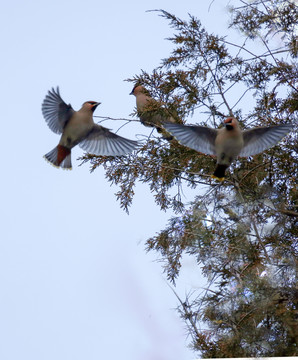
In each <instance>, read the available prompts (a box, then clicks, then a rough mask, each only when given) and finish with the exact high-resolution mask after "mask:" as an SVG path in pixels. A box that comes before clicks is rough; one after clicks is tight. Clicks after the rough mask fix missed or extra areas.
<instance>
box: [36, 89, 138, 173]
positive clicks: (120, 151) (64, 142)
mask: <svg viewBox="0 0 298 360" xmlns="http://www.w3.org/2000/svg"><path fill="white" fill-rule="evenodd" d="M99 104H100V103H99V102H95V101H86V102H84V104H83V105H82V107H81V109H80V110H79V111H74V109H73V108H72V106H71V105H70V104H69V105H67V104H66V103H65V102H64V101H63V100H62V98H61V96H60V93H59V87H57V89H56V90H55V89H54V88H52V90H51V91H49V92H48V94H47V95H46V97H45V99H44V101H43V103H42V107H41V109H42V114H43V116H44V118H45V120H46V122H47V124H48V126H49V128H50V129H51V130H52V131H53V132H54V133H56V134H62V135H61V138H60V141H59V144H58V146H56V147H55V148H54V149H53V150H52V151H50V152H49V153H47V154H46V155H45V156H44V157H45V158H46V159H47V160H48V161H49V162H50V163H52V164H53V165H55V166H57V167H59V166H60V167H61V168H64V169H71V149H72V148H73V147H74V146H76V145H79V146H80V147H81V148H82V149H83V150H85V151H87V152H90V153H92V154H95V155H107V156H120V155H125V154H127V153H130V152H132V151H133V150H134V149H135V148H136V146H137V145H138V142H137V141H133V140H129V139H126V138H123V137H121V136H119V135H116V134H114V133H112V132H111V131H110V130H109V129H107V128H105V127H103V126H100V125H97V124H95V123H94V121H93V112H94V110H95V109H96V108H97V106H98V105H99Z"/></svg>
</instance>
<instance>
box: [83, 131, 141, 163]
mask: <svg viewBox="0 0 298 360" xmlns="http://www.w3.org/2000/svg"><path fill="white" fill-rule="evenodd" d="M79 146H80V147H81V148H82V149H83V150H85V151H87V152H89V153H91V154H95V155H105V156H121V155H126V154H128V153H131V152H132V151H133V150H135V149H136V147H137V146H138V142H137V141H134V140H130V139H126V138H124V137H122V136H119V135H117V134H114V133H112V132H111V131H110V130H109V129H107V128H105V127H103V126H100V125H97V124H95V125H94V127H93V129H92V130H91V132H90V133H89V135H88V136H87V138H86V139H84V140H83V141H81V142H80V143H79Z"/></svg>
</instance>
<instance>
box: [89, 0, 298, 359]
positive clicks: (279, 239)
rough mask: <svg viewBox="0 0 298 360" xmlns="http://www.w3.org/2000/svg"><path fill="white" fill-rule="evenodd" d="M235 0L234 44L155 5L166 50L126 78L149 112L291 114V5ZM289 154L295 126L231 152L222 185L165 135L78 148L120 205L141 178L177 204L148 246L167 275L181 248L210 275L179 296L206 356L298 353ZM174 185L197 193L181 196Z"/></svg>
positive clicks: (270, 118)
mask: <svg viewBox="0 0 298 360" xmlns="http://www.w3.org/2000/svg"><path fill="white" fill-rule="evenodd" d="M236 2H237V4H238V5H239V6H234V7H232V8H231V9H230V14H231V24H230V26H231V28H232V29H236V30H237V31H240V34H241V41H242V43H239V44H235V43H231V42H229V41H228V40H227V38H226V37H219V36H216V35H214V34H209V33H208V31H207V30H206V29H204V28H203V27H202V24H201V22H200V21H199V20H198V19H196V18H195V17H193V16H191V15H190V16H189V19H188V21H184V20H181V19H179V18H177V17H176V16H175V15H173V14H169V13H167V12H166V11H163V10H160V11H159V14H160V15H161V16H162V17H164V18H165V19H166V20H168V21H169V24H170V26H171V27H172V28H173V31H174V35H173V36H172V37H171V38H170V39H169V41H171V42H172V43H173V50H172V53H171V54H170V55H169V57H168V58H166V59H163V60H162V63H161V65H160V66H159V67H158V68H157V69H155V70H154V71H153V72H152V74H148V73H146V72H145V71H143V72H142V73H141V74H139V75H135V76H134V77H132V78H131V79H129V80H128V81H131V82H133V83H134V84H142V85H144V86H145V88H146V89H147V90H148V92H149V93H150V94H151V96H152V97H153V98H154V99H155V100H156V101H157V102H156V103H154V104H155V105H154V106H155V108H154V109H153V108H150V109H149V110H150V111H157V112H160V113H164V112H166V113H168V114H170V115H172V116H174V117H175V119H177V121H178V122H185V121H186V118H187V117H188V116H190V115H192V116H194V117H195V118H196V119H198V121H199V122H200V124H201V125H209V126H212V127H218V126H219V124H220V123H221V122H222V120H223V118H224V117H226V116H229V115H233V116H235V117H237V118H238V119H239V121H240V123H241V125H242V127H243V128H246V127H252V126H259V125H262V126H266V125H271V124H279V123H288V122H291V123H293V124H295V123H296V124H297V118H296V114H297V110H298V91H297V88H296V85H297V84H296V82H295V81H297V78H298V76H297V64H296V63H295V61H294V59H295V57H296V56H297V43H296V36H295V32H294V31H295V25H296V24H297V8H296V6H295V4H294V2H292V1H281V0H270V1H269V0H258V1H256V0H254V1H250V2H248V3H246V2H244V1H239V2H238V1H236ZM276 38H277V39H278V43H279V46H278V47H277V48H275V46H274V44H275V43H276V42H275V39H276ZM252 39H253V41H251V40H252ZM256 42H257V44H258V46H255V43H256ZM281 42H282V44H283V45H282V47H280V43H281ZM156 104H159V105H160V106H157V105H156ZM135 115H137V114H136V113H135ZM297 152H298V150H297V136H296V133H295V132H294V131H292V132H291V134H290V135H288V136H287V138H286V139H285V140H283V141H282V142H280V143H279V144H278V145H277V146H275V147H273V148H271V149H269V150H268V151H266V152H264V153H263V154H260V155H257V156H254V157H253V158H248V159H241V160H238V161H236V162H235V164H234V165H233V166H232V167H231V168H230V171H229V175H228V177H227V179H226V180H225V182H224V183H222V184H218V183H216V182H214V181H213V180H211V179H210V175H208V174H210V173H212V172H213V169H214V166H215V159H213V158H212V157H210V156H206V155H204V154H200V153H197V152H195V151H193V150H191V149H188V148H186V147H183V146H181V145H180V144H179V143H178V142H177V141H176V140H173V141H165V140H164V139H162V138H161V137H154V136H150V137H149V138H148V139H145V140H144V141H143V142H142V146H141V147H140V149H139V150H138V151H137V152H136V153H135V154H133V155H130V156H126V157H119V158H112V157H102V156H94V155H92V154H87V155H85V156H84V158H83V160H84V161H85V162H86V161H88V162H90V163H91V170H92V171H93V170H95V169H96V168H97V167H98V166H103V168H104V169H105V171H106V178H107V180H108V181H109V182H111V183H113V184H116V185H118V186H119V191H118V192H117V194H116V196H117V198H118V199H119V201H120V204H121V207H122V208H124V209H125V210H126V211H128V208H129V206H130V205H131V203H132V200H133V195H134V187H135V184H136V182H142V183H146V184H148V186H149V188H150V190H151V192H152V194H153V196H154V198H155V201H156V203H157V205H158V206H159V207H160V208H161V209H163V210H167V209H173V210H174V211H175V213H176V216H175V217H173V218H171V219H170V220H169V223H168V226H167V227H166V228H165V229H163V230H161V231H160V233H159V234H157V235H156V236H154V237H152V238H150V239H148V241H147V244H146V246H147V250H148V251H156V252H157V253H158V254H159V256H160V258H161V260H162V261H163V264H164V270H165V272H166V274H167V277H168V280H169V281H171V282H172V283H173V284H175V281H177V279H178V277H179V271H180V269H181V260H182V257H183V255H184V254H188V255H190V256H193V257H194V258H195V259H196V262H197V265H198V269H197V271H198V274H201V273H202V274H203V276H204V277H205V278H206V279H207V281H208V287H207V289H205V291H204V292H203V293H199V292H196V291H193V292H192V293H191V294H190V295H189V296H187V297H186V299H183V300H181V299H180V297H179V296H178V295H177V297H178V300H179V302H180V306H179V307H178V312H179V314H180V315H181V317H182V318H183V319H184V320H185V322H186V323H187V325H188V327H187V328H188V330H189V334H190V335H191V338H192V343H191V346H192V347H193V349H194V350H195V351H198V352H200V354H201V355H202V356H203V357H205V358H209V357H243V356H248V357H250V356H294V355H297V350H296V344H297V336H298V329H297V305H298V304H297V299H298V291H297V287H296V278H295V276H296V274H295V269H296V268H297V235H298V234H297V232H298V230H297V229H298V227H297V217H298V213H297V199H298V195H297V180H296V175H297ZM182 186H189V187H191V188H193V189H195V190H196V194H200V195H197V196H196V198H195V200H194V201H193V202H192V203H190V204H185V203H183V202H182V199H181V191H182Z"/></svg>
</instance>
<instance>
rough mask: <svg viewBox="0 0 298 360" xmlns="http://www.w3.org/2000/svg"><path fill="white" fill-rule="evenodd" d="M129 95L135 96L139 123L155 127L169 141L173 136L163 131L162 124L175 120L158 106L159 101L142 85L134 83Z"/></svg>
mask: <svg viewBox="0 0 298 360" xmlns="http://www.w3.org/2000/svg"><path fill="white" fill-rule="evenodd" d="M129 95H134V96H135V97H136V105H137V112H138V116H139V118H140V121H141V123H142V124H143V125H145V126H147V127H155V128H156V130H157V132H159V133H161V134H162V135H163V138H164V139H166V140H168V141H171V140H172V139H173V136H171V135H170V134H168V133H167V132H165V131H164V129H163V127H162V124H163V123H164V122H165V121H167V122H171V123H176V120H175V119H174V118H173V117H172V116H169V115H167V114H165V113H164V109H162V108H160V105H159V103H158V102H157V101H156V100H155V99H153V98H152V97H151V96H149V95H148V91H147V90H146V89H145V88H144V86H142V85H135V86H134V88H133V89H132V91H131V93H130V94H129ZM150 107H151V109H150ZM156 108H157V109H158V111H157V110H156ZM159 111H161V113H160V112H159Z"/></svg>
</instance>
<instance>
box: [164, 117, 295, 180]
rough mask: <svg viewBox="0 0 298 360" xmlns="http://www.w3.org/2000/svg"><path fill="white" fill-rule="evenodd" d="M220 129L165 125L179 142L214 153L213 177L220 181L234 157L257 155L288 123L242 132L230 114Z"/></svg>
mask: <svg viewBox="0 0 298 360" xmlns="http://www.w3.org/2000/svg"><path fill="white" fill-rule="evenodd" d="M224 125H225V126H224V127H223V128H221V129H211V128H209V127H205V126H199V125H192V126H187V125H181V124H171V123H166V124H164V125H163V126H164V128H165V129H166V130H167V131H169V132H170V133H171V134H173V135H174V136H175V137H176V138H177V140H178V141H179V142H180V143H181V144H182V145H185V146H187V147H189V148H191V149H194V150H196V151H199V152H202V153H204V154H207V155H215V156H216V158H217V165H216V169H215V172H214V174H213V175H212V178H214V179H217V180H219V181H223V180H224V178H225V171H226V169H227V168H228V167H229V166H230V165H231V163H232V162H233V161H234V160H235V159H236V158H237V156H242V157H247V156H251V155H256V154H259V153H261V152H263V151H264V150H266V149H269V148H270V147H272V146H274V145H275V144H277V143H278V142H279V141H280V140H281V139H282V138H283V137H284V136H285V135H286V134H287V133H288V132H289V131H290V130H291V129H292V127H293V126H292V125H291V124H280V125H274V126H268V127H258V128H253V129H249V130H244V131H242V130H241V129H240V127H239V123H238V121H237V120H236V119H235V118H233V117H229V118H227V119H226V120H225V121H224Z"/></svg>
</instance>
